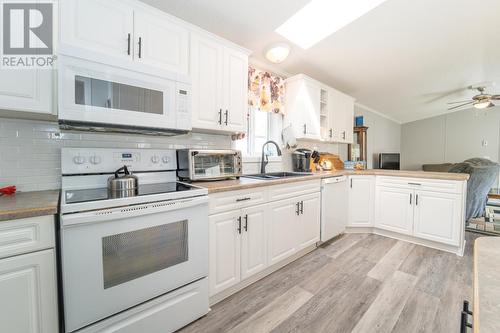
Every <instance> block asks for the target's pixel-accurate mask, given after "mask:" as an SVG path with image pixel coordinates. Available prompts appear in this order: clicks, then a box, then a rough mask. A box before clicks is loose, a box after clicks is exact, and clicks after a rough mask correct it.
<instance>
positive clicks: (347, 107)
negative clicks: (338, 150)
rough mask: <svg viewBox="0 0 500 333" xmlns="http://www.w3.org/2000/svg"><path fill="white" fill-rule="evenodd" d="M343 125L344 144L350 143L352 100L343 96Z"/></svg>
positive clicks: (351, 138) (352, 132) (351, 133)
mask: <svg viewBox="0 0 500 333" xmlns="http://www.w3.org/2000/svg"><path fill="white" fill-rule="evenodd" d="M343 105H344V108H343V109H344V125H343V129H342V133H341V135H342V138H343V142H344V143H352V142H353V140H354V131H353V129H354V99H352V98H351V97H349V96H344V102H343Z"/></svg>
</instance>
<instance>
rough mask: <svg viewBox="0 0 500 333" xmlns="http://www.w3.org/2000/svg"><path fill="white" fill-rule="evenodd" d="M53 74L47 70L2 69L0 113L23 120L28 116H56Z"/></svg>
mask: <svg viewBox="0 0 500 333" xmlns="http://www.w3.org/2000/svg"><path fill="white" fill-rule="evenodd" d="M53 77H54V73H53V71H52V70H47V69H30V70H17V69H2V70H1V79H0V113H1V114H4V113H6V112H5V111H1V110H6V111H9V112H10V113H9V116H14V117H19V118H23V117H26V116H23V115H27V116H29V115H30V114H31V115H33V114H35V115H42V116H51V115H55V114H56V108H55V106H54V96H53V84H54V80H53Z"/></svg>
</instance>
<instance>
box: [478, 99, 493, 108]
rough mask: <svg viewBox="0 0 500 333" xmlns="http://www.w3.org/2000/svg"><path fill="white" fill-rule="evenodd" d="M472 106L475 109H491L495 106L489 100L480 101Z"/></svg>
mask: <svg viewBox="0 0 500 333" xmlns="http://www.w3.org/2000/svg"><path fill="white" fill-rule="evenodd" d="M473 106H474V107H475V108H476V109H486V108H491V107H492V106H495V105H494V104H493V103H491V101H490V100H489V99H482V100H479V101H477V102H474V104H473Z"/></svg>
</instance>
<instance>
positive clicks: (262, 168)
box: [260, 140, 281, 173]
mask: <svg viewBox="0 0 500 333" xmlns="http://www.w3.org/2000/svg"><path fill="white" fill-rule="evenodd" d="M269 143H272V144H273V145H275V146H276V151H277V152H278V156H281V149H280V147H279V146H278V144H277V143H276V142H274V141H272V140H269V141H267V142H266V143H264V144H263V145H262V157H261V160H260V173H266V165H267V164H268V163H269V159H268V158H267V155H266V154H264V148H266V145H267V144H269ZM264 157H265V158H264Z"/></svg>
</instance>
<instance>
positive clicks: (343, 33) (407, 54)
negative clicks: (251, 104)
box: [143, 0, 500, 122]
mask: <svg viewBox="0 0 500 333" xmlns="http://www.w3.org/2000/svg"><path fill="white" fill-rule="evenodd" d="M143 2H145V3H148V4H150V5H153V6H155V7H157V8H160V9H162V10H164V11H166V12H168V13H171V14H173V15H175V16H177V17H179V18H181V19H184V20H186V21H188V22H191V23H193V24H195V25H198V26H200V27H202V28H204V29H206V30H208V31H211V32H213V33H215V34H217V35H219V36H222V37H225V38H227V39H229V40H231V41H233V42H235V43H237V44H240V45H242V46H244V47H246V48H248V49H250V50H252V51H253V54H252V57H253V58H255V59H257V60H260V61H266V60H265V58H264V56H263V53H264V50H265V49H266V48H267V47H268V46H269V45H270V44H272V43H273V42H277V41H286V40H285V39H284V38H283V37H281V36H280V35H278V34H277V33H275V32H274V30H275V29H276V28H277V27H278V26H280V25H281V24H282V23H283V22H284V21H286V19H288V18H289V17H290V16H291V15H292V14H294V13H295V12H296V11H297V10H298V9H300V8H302V7H303V6H304V5H305V4H306V3H308V2H309V0H272V1H269V0H252V1H247V0H239V1H238V0H216V1H215V0H169V1H163V0H143ZM499 14H500V1H499V0H388V1H386V2H385V3H383V4H382V5H380V6H379V7H377V8H375V9H374V10H373V11H371V12H369V13H368V14H366V15H365V16H363V17H361V18H360V19H358V20H356V21H354V22H353V23H351V24H350V25H348V26H347V27H345V28H343V29H342V30H340V31H338V32H336V33H335V34H333V35H331V36H329V37H327V38H326V39H324V40H323V41H321V42H319V43H318V44H316V45H315V46H313V47H311V48H310V49H308V50H302V49H300V48H299V47H297V46H294V45H292V52H291V54H290V56H289V58H288V59H287V60H286V61H285V62H284V63H282V64H280V65H277V67H278V69H279V70H281V71H284V72H287V73H291V74H297V73H305V74H307V75H309V76H311V77H313V78H315V79H317V80H319V81H322V82H324V83H326V84H329V85H331V86H333V87H335V88H337V89H339V90H342V91H344V92H345V93H347V94H350V95H352V96H354V97H355V98H356V99H357V101H358V102H359V103H360V104H363V105H366V106H368V107H370V108H372V109H374V110H377V111H379V112H381V113H383V114H385V115H387V116H388V117H391V118H393V119H396V120H398V121H400V122H409V121H413V120H417V119H422V118H427V117H432V116H435V115H439V114H443V113H446V112H447V110H446V108H447V105H446V103H447V102H451V101H455V100H463V99H466V98H468V97H470V96H472V95H474V93H473V92H470V91H466V90H465V89H463V88H465V87H466V86H468V85H470V84H476V83H478V82H484V81H496V82H498V85H497V86H496V87H493V88H490V92H492V93H498V94H500V43H499V40H500V37H499V36H500V15H499ZM499 104H500V103H499Z"/></svg>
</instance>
